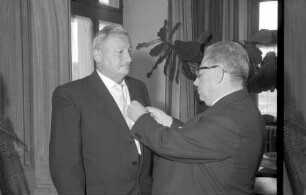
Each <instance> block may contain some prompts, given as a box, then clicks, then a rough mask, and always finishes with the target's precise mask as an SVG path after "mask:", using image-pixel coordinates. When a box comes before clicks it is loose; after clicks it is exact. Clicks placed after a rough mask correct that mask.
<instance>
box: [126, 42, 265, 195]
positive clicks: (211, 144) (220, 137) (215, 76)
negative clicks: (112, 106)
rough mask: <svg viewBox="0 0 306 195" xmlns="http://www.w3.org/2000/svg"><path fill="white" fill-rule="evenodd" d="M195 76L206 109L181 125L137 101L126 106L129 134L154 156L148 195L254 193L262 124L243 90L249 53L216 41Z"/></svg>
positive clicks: (261, 145) (260, 150)
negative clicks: (149, 193)
mask: <svg viewBox="0 0 306 195" xmlns="http://www.w3.org/2000/svg"><path fill="white" fill-rule="evenodd" d="M196 74H197V78H196V80H195V81H194V85H195V86H197V90H198V93H199V97H200V99H201V100H202V101H204V102H205V103H206V104H207V105H208V106H209V108H208V109H207V110H206V111H204V112H202V113H200V114H198V115H196V116H195V117H193V118H192V119H190V120H189V121H188V122H186V123H185V124H183V123H182V122H180V121H178V120H177V119H173V118H172V117H171V116H168V115H166V114H165V113H164V112H163V111H161V110H159V109H157V108H153V107H148V108H147V109H146V108H145V107H143V106H142V105H141V104H140V103H138V102H136V101H133V102H132V103H131V104H130V106H129V110H128V115H129V117H130V118H131V119H132V120H134V121H135V124H134V126H133V128H132V130H131V132H132V134H133V136H134V137H135V138H136V139H138V140H139V141H140V142H142V143H143V144H144V145H147V146H148V147H150V148H151V149H152V150H153V151H154V152H155V153H157V154H158V157H156V158H155V161H154V170H153V189H152V194H154V195H205V194H211V195H215V194H218V195H220V194H226V195H240V194H243V195H245V194H252V193H253V191H254V182H255V176H256V173H257V170H258V168H259V165H260V162H261V159H262V154H263V151H264V146H265V143H264V140H265V127H264V122H263V119H262V116H261V114H260V112H259V110H258V108H257V106H256V104H255V102H254V101H253V99H252V98H251V97H250V95H249V93H248V91H247V90H246V83H247V79H248V74H249V57H248V54H247V52H246V51H245V50H244V48H243V47H242V46H241V45H240V44H239V43H235V42H218V43H215V44H213V45H211V46H209V47H208V48H207V49H206V50H205V53H204V58H203V60H202V63H201V65H200V67H199V68H198V70H197V71H196ZM154 119H155V120H154Z"/></svg>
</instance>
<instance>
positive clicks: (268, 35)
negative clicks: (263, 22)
mask: <svg viewBox="0 0 306 195" xmlns="http://www.w3.org/2000/svg"><path fill="white" fill-rule="evenodd" d="M276 41H277V35H276V31H273V30H267V29H261V30H260V31H258V32H256V33H255V34H254V35H253V36H251V37H249V39H248V42H252V43H255V44H256V43H259V44H263V45H267V44H273V43H276Z"/></svg>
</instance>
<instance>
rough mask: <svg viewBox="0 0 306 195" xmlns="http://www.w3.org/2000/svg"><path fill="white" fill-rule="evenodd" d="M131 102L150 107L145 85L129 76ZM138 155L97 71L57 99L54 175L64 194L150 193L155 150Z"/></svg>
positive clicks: (58, 93)
mask: <svg viewBox="0 0 306 195" xmlns="http://www.w3.org/2000/svg"><path fill="white" fill-rule="evenodd" d="M125 81H126V84H127V87H128V89H129V93H130V97H131V100H137V101H140V102H141V103H142V104H143V105H149V104H150V100H149V96H148V91H147V88H146V87H145V85H144V84H143V83H142V82H141V81H139V80H136V79H133V78H131V77H126V79H125ZM141 150H142V155H141V156H139V155H138V152H137V148H136V145H135V142H134V139H133V137H132V136H131V135H130V130H129V128H128V126H127V124H126V122H125V120H124V118H123V116H122V114H121V112H120V110H119V108H118V106H117V104H116V102H115V100H114V99H113V97H112V95H111V94H110V92H109V91H108V89H107V88H106V86H105V85H104V83H103V81H102V80H101V79H100V77H99V75H98V74H97V72H96V71H95V72H93V74H91V75H90V76H88V77H85V78H83V79H80V80H77V81H73V82H70V83H68V84H65V85H62V86H59V87H57V88H56V89H55V91H54V93H53V97H52V120H51V138H50V149H49V151H50V157H49V162H50V173H51V177H52V180H53V183H54V185H55V187H56V189H57V191H58V193H59V194H60V195H62V194H63V195H64V194H65V195H66V194H69V195H70V194H71V195H72V194H73V195H85V194H86V195H136V194H137V195H140V194H141V195H143V194H151V187H152V178H151V176H150V172H151V170H150V169H151V152H150V150H149V149H148V148H147V147H144V146H143V145H142V146H141Z"/></svg>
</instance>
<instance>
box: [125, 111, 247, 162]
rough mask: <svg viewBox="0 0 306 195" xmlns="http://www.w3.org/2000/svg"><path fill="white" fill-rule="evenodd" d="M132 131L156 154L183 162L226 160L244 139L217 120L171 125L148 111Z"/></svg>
mask: <svg viewBox="0 0 306 195" xmlns="http://www.w3.org/2000/svg"><path fill="white" fill-rule="evenodd" d="M221 120H225V119H221ZM226 123H229V124H230V122H229V121H226ZM231 125H232V126H234V125H233V124H230V125H229V126H231ZM230 128H231V127H230ZM233 128H234V127H233ZM131 133H132V135H133V136H134V137H135V138H136V139H137V140H139V141H140V142H142V143H143V144H144V145H147V146H148V147H149V148H151V149H152V150H153V151H154V152H156V153H157V154H159V155H161V156H163V157H165V158H168V159H171V160H175V161H179V162H183V163H206V162H214V161H221V160H224V159H226V158H229V157H230V156H232V155H233V154H235V153H236V152H237V150H238V148H239V146H240V140H241V139H240V136H239V135H237V134H236V133H234V132H232V131H230V130H229V129H227V128H224V127H223V126H220V125H219V124H217V123H215V122H214V120H205V119H203V120H199V121H193V122H190V123H186V124H184V125H183V126H178V125H172V126H171V127H170V128H168V127H165V126H162V125H160V124H158V123H157V122H156V121H155V120H154V119H153V118H151V117H150V115H149V114H144V115H142V116H141V117H140V118H139V119H138V120H137V121H136V123H135V124H134V126H133V128H132V130H131Z"/></svg>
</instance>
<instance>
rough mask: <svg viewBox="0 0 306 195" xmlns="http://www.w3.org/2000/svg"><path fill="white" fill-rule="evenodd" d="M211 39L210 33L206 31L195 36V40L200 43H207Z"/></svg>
mask: <svg viewBox="0 0 306 195" xmlns="http://www.w3.org/2000/svg"><path fill="white" fill-rule="evenodd" d="M211 39H212V34H211V33H210V32H208V31H205V30H204V31H203V32H202V33H201V34H200V35H199V36H198V38H197V40H196V41H197V42H198V43H200V44H201V45H202V44H204V45H205V44H207V43H208V42H209V41H210V40H211Z"/></svg>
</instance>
